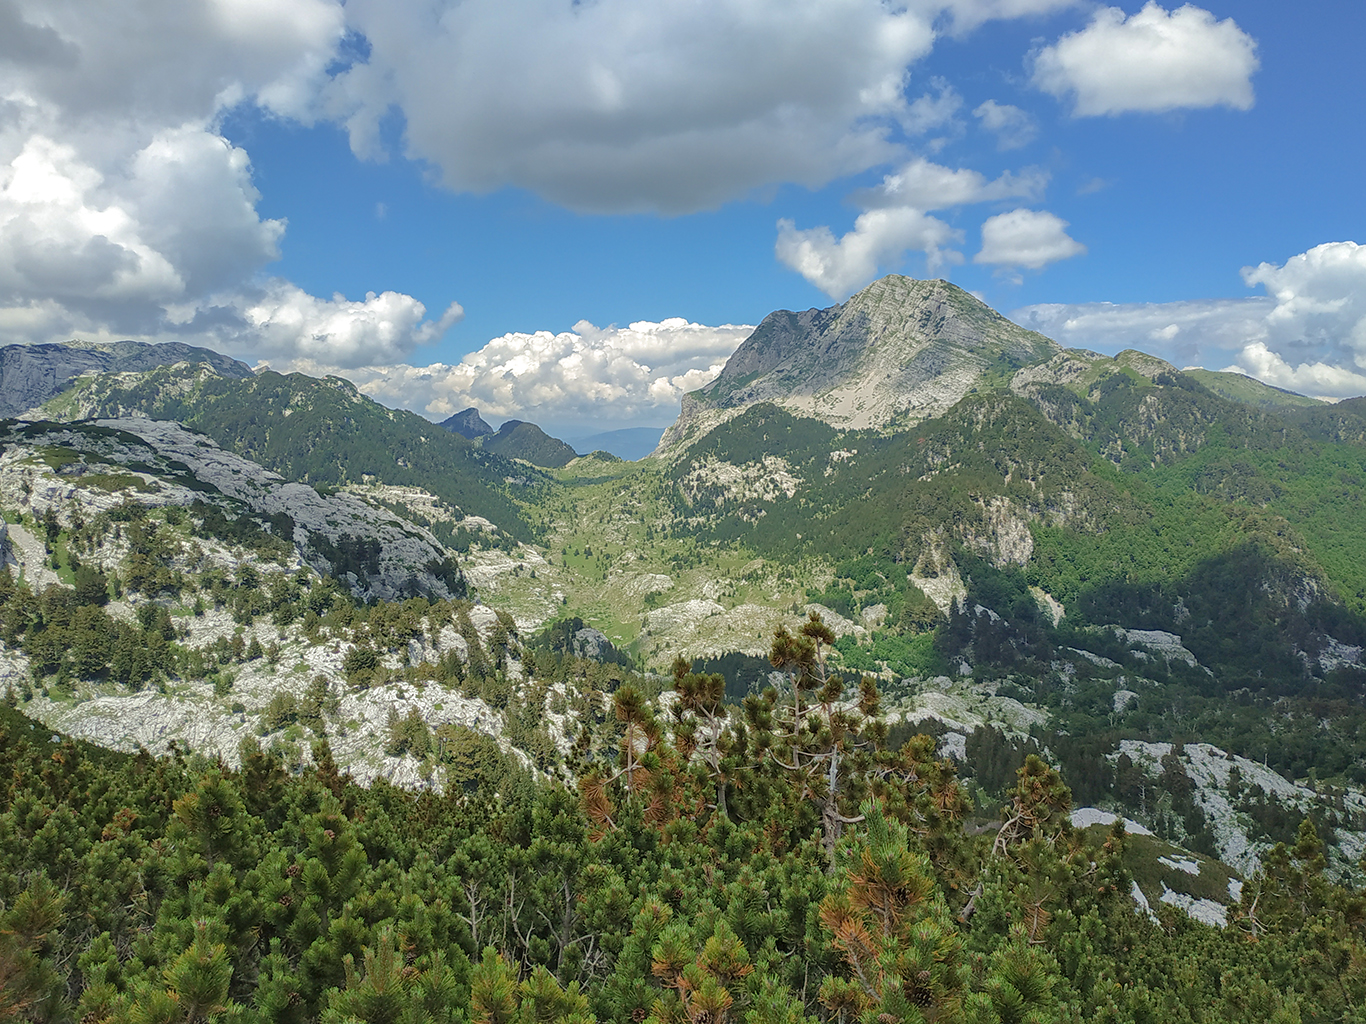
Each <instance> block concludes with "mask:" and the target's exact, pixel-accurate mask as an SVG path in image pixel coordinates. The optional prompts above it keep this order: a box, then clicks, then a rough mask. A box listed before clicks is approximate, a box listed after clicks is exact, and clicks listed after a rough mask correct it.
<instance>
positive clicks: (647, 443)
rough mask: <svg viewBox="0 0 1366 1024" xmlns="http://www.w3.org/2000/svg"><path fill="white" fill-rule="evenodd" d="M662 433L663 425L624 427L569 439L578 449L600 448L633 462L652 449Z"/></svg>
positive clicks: (595, 449)
mask: <svg viewBox="0 0 1366 1024" xmlns="http://www.w3.org/2000/svg"><path fill="white" fill-rule="evenodd" d="M663 435H664V428H663V427H626V428H624V429H622V430H608V431H605V432H603V433H601V434H589V435H588V436H587V437H572V438H570V439H569V441H570V443H572V444H573V445H574V447H575V448H576V449H578V450H579V451H583V452H591V451H597V450H601V451H605V452H611V453H612V454H613V455H615V456H617V458H620V459H625V460H626V461H628V462H635V461H637V460H638V459H643V458H645V456H647V455H649V454H650V453H651V452H652V451H654V450H655V447H656V446H657V445H658V444H659V439H660V438H661V437H662V436H663Z"/></svg>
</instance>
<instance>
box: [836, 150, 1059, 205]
mask: <svg viewBox="0 0 1366 1024" xmlns="http://www.w3.org/2000/svg"><path fill="white" fill-rule="evenodd" d="M1047 185H1048V173H1047V172H1046V171H1041V170H1039V169H1037V168H1028V169H1026V170H1024V171H1022V172H1021V173H1020V174H1012V173H1011V172H1009V171H1007V172H1005V173H1004V174H1002V175H1001V176H1000V177H999V178H996V179H994V180H990V181H989V180H987V177H986V176H985V175H983V174H981V173H979V172H977V171H974V170H971V169H970V168H959V169H957V170H955V169H954V168H951V167H945V166H943V165H942V164H936V163H931V162H930V161H929V160H924V159H917V160H912V161H911V162H910V163H908V164H906V165H905V166H904V167H902V168H901V169H900V170H897V171H895V172H894V173H892V174H889V175H887V176H885V177H884V178H883V179H882V184H880V185H878V186H877V187H876V188H872V189H867V190H865V191H862V192H856V193H854V196H853V199H854V202H856V203H858V204H859V205H860V206H862V207H864V208H865V209H867V208H870V207H871V208H879V207H885V206H910V207H914V208H915V209H918V210H945V209H948V208H949V207H952V206H964V205H967V204H970V203H985V202H997V201H1000V200H1004V199H1037V198H1039V197H1040V196H1041V195H1043V190H1044V188H1046V187H1047Z"/></svg>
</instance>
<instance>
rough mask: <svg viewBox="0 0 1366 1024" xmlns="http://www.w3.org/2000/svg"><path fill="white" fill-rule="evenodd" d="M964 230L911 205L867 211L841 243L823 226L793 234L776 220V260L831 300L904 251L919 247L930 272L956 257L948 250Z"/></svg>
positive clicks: (787, 222) (792, 229)
mask: <svg viewBox="0 0 1366 1024" xmlns="http://www.w3.org/2000/svg"><path fill="white" fill-rule="evenodd" d="M961 238H962V232H961V231H958V230H956V229H954V228H951V227H949V226H948V225H947V224H945V223H944V222H943V221H942V220H939V219H938V218H937V217H931V216H930V215H929V214H927V213H922V212H921V211H920V210H916V209H913V208H911V207H909V206H893V207H888V208H886V209H881V210H869V211H868V212H867V213H863V214H860V215H859V218H858V219H857V220H856V221H854V230H852V231H850V232H848V233H846V234H845V235H844V237H842V238H840V239H839V240H836V239H835V236H834V233H833V232H831V230H830V229H829V228H827V227H818V228H809V229H807V230H804V231H799V230H797V226H796V225H795V224H794V223H793V222H792V221H790V220H780V221H778V241H777V243H776V245H775V246H774V251H775V253H776V254H777V256H778V259H779V260H781V261H782V262H783V263H785V264H787V265H788V266H789V267H791V268H792V269H793V270H795V271H797V273H799V274H801V275H802V277H804V278H806V279H807V280H808V281H810V282H811V283H812V284H814V285H815V286H816V287H817V288H819V289H820V290H821V291H823V292H825V294H827V295H829V296H830V297H831V298H832V299H843V298H846V297H848V296H849V295H850V294H852V293H853V292H855V291H857V290H858V289H859V288H861V287H862V286H863V285H865V284H867V283H868V282H869V281H871V280H873V278H875V277H877V275H878V268H879V267H882V266H886V265H888V264H889V263H893V262H895V261H896V260H898V259H900V258H901V257H902V256H903V255H904V254H905V253H906V251H907V250H908V249H920V250H922V251H923V252H924V253H925V254H926V262H927V264H928V266H929V270H930V272H931V273H933V272H934V271H935V270H936V269H938V267H939V266H940V265H941V264H942V263H944V262H945V261H946V260H951V259H954V258H955V257H957V253H955V252H952V251H949V252H946V251H945V250H944V247H945V246H947V245H948V244H949V243H950V242H956V241H959V240H961Z"/></svg>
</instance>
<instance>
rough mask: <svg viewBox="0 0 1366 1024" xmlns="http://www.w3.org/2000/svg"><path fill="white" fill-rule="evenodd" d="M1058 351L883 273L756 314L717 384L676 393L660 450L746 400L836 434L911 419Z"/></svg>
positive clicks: (937, 283)
mask: <svg viewBox="0 0 1366 1024" xmlns="http://www.w3.org/2000/svg"><path fill="white" fill-rule="evenodd" d="M1059 351H1060V348H1059V346H1058V345H1057V344H1056V343H1055V342H1053V341H1051V340H1050V339H1048V338H1045V337H1044V336H1043V335H1041V334H1036V333H1035V332H1033V331H1027V330H1025V329H1024V328H1023V327H1020V326H1019V325H1018V324H1015V323H1012V322H1011V321H1009V320H1007V319H1006V318H1005V317H1003V316H1002V315H1001V314H1000V313H997V312H996V311H995V310H994V309H992V308H991V307H990V306H988V305H986V304H985V303H984V302H982V301H981V300H980V299H977V298H976V297H974V296H972V295H970V294H969V293H968V292H966V291H964V290H963V289H962V288H959V287H958V286H957V285H954V284H951V283H949V282H948V281H943V280H933V281H918V280H916V279H914V278H910V277H903V276H901V275H899V274H892V275H889V276H887V277H884V278H881V279H880V280H877V281H874V282H873V283H872V284H870V285H868V287H866V288H864V289H863V290H862V291H860V292H858V293H857V294H855V295H853V296H851V297H850V298H849V300H848V301H846V302H844V303H841V304H840V305H837V306H831V307H829V308H827V309H809V310H806V311H805V312H793V311H791V310H777V311H775V312H773V313H770V314H769V315H768V316H766V317H764V319H763V321H762V322H761V323H760V324H759V326H758V327H757V328H756V329H755V331H754V333H753V334H751V335H750V336H749V337H748V338H747V339H745V341H744V342H743V343H742V344H741V345H740V347H739V348H738V349H736V350H735V352H734V354H732V355H731V357H730V359H729V360H728V361H727V362H726V366H725V368H724V369H723V370H722V371H721V374H720V376H718V377H717V378H716V380H715V381H713V382H712V383H711V384H709V385H708V386H706V387H704V388H701V389H699V390H698V391H694V392H692V393H690V394H689V395H686V396H685V397H684V401H683V411H682V414H681V415H680V417H679V420H678V422H677V423H675V424H674V426H672V427H670V428H669V430H668V431H666V432H665V435H664V438H663V440H662V441H661V442H660V447H661V449H667V448H669V447H671V446H673V445H674V444H677V443H679V442H682V441H685V440H687V439H688V438H689V437H693V436H700V434H701V433H703V432H705V431H706V430H708V429H711V427H714V426H716V425H717V424H718V423H720V422H723V421H724V420H726V419H729V418H730V417H731V416H733V415H735V414H736V413H738V412H740V411H742V410H744V409H746V408H748V407H749V406H751V405H754V404H755V403H757V402H773V403H775V404H777V405H780V406H782V407H784V408H786V409H787V410H788V411H790V412H792V413H795V414H797V415H802V416H811V417H814V418H816V419H820V420H824V421H825V422H827V423H829V424H831V425H832V426H836V427H840V428H844V429H851V428H852V429H858V428H869V427H871V428H881V427H887V426H890V425H892V424H894V423H909V422H918V421H920V420H923V419H928V418H930V417H932V416H937V415H940V414H941V413H943V412H944V411H945V410H946V409H948V408H949V406H951V405H953V404H954V403H955V402H957V401H958V400H959V399H960V398H962V397H963V396H964V395H965V394H967V393H968V391H969V390H971V389H972V388H973V387H975V386H977V385H978V384H979V383H981V382H982V381H983V380H984V379H985V378H995V377H1002V378H1003V377H1004V376H1006V375H1008V374H1009V373H1010V372H1012V371H1013V370H1015V369H1018V368H1019V367H1022V366H1027V365H1031V364H1033V363H1037V362H1041V361H1043V360H1046V359H1049V358H1051V357H1052V356H1053V355H1055V354H1056V353H1057V352H1059Z"/></svg>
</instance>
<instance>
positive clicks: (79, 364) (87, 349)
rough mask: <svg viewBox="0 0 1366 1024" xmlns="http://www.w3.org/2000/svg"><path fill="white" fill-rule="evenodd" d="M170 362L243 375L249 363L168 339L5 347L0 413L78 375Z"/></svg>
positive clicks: (18, 410)
mask: <svg viewBox="0 0 1366 1024" xmlns="http://www.w3.org/2000/svg"><path fill="white" fill-rule="evenodd" d="M175 363H208V364H209V365H210V366H212V367H213V368H214V369H215V370H217V371H218V373H220V374H221V375H222V376H224V377H236V378H242V379H245V378H248V377H251V376H252V372H251V367H249V366H247V364H246V363H241V362H238V361H237V360H236V359H231V358H229V357H228V356H224V355H219V354H218V353H217V352H213V351H210V350H209V349H207V348H196V347H194V346H192V345H182V344H180V343H179V342H168V343H166V344H163V345H149V344H147V343H145V342H140V341H119V342H115V343H114V344H112V345H92V344H85V343H80V342H72V343H71V344H69V345H6V346H5V347H4V348H0V417H7V416H19V415H21V414H23V413H24V411H25V410H28V409H32V408H34V407H36V406H39V405H42V404H43V403H44V402H46V401H47V400H48V399H50V398H52V397H53V396H54V395H57V394H58V393H60V392H61V391H62V390H63V389H64V388H65V387H66V386H67V384H68V383H69V382H70V381H72V380H74V379H75V378H77V377H82V376H86V375H88V374H96V373H129V372H142V371H144V370H151V369H155V368H156V367H158V366H170V365H173V364H175Z"/></svg>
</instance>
